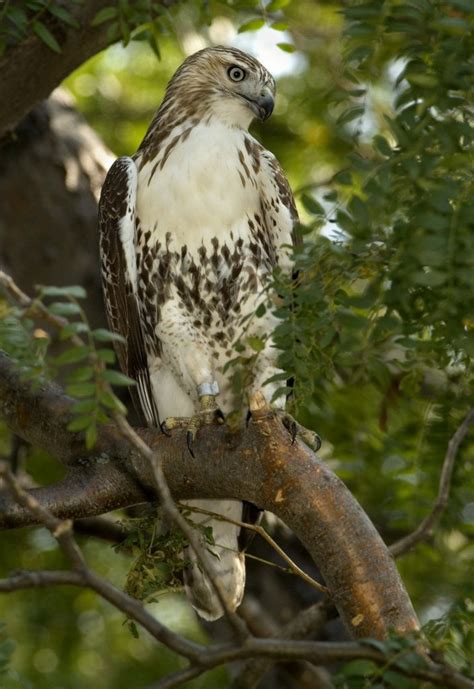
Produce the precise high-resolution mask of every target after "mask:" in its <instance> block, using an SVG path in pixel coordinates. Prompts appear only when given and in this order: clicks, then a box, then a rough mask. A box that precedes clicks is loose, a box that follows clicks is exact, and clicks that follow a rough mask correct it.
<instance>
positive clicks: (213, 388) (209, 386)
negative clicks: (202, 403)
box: [197, 380, 219, 397]
mask: <svg viewBox="0 0 474 689" xmlns="http://www.w3.org/2000/svg"><path fill="white" fill-rule="evenodd" d="M197 393H198V395H199V397H203V396H204V395H214V396H215V395H218V394H219V385H218V383H217V380H213V381H212V383H201V385H198V386H197Z"/></svg>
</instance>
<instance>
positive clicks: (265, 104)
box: [255, 86, 275, 121]
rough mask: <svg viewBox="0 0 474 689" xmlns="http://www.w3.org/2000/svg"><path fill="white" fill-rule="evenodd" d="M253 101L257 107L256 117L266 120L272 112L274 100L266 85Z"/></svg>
mask: <svg viewBox="0 0 474 689" xmlns="http://www.w3.org/2000/svg"><path fill="white" fill-rule="evenodd" d="M255 102H256V105H257V109H258V114H257V117H258V118H259V119H260V120H262V121H263V120H268V118H269V117H270V115H271V114H272V112H273V108H274V106H275V101H274V99H273V94H272V93H271V92H270V90H269V89H267V87H266V86H265V88H263V89H262V93H261V94H260V96H259V97H258V98H257V99H256V101H255Z"/></svg>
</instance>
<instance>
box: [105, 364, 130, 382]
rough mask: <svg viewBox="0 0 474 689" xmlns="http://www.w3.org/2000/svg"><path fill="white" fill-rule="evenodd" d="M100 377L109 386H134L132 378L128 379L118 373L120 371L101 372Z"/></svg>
mask: <svg viewBox="0 0 474 689" xmlns="http://www.w3.org/2000/svg"><path fill="white" fill-rule="evenodd" d="M101 376H102V378H103V379H104V380H106V381H107V382H108V383H110V384H111V385H136V381H135V380H133V378H129V377H128V376H126V375H125V374H124V373H120V371H114V370H112V369H110V368H108V369H107V370H105V371H103V372H102V374H101Z"/></svg>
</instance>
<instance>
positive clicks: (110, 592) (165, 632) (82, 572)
mask: <svg viewBox="0 0 474 689" xmlns="http://www.w3.org/2000/svg"><path fill="white" fill-rule="evenodd" d="M0 476H1V477H2V478H3V479H4V481H5V483H6V484H7V486H8V488H9V489H10V491H11V493H12V494H13V496H14V497H15V499H16V500H17V501H18V502H19V503H20V504H21V505H23V506H24V507H25V508H27V509H28V510H30V511H31V512H32V513H33V514H34V515H35V517H37V519H38V520H39V521H40V522H41V523H42V524H44V526H46V528H47V529H48V530H49V531H50V532H51V534H52V535H53V536H54V538H55V539H56V540H57V541H58V543H59V545H60V546H61V548H62V550H63V552H64V553H65V555H66V556H67V557H68V559H69V560H70V561H71V564H72V566H73V572H24V573H21V574H18V575H15V576H13V577H10V578H9V579H4V580H0V592H6V591H13V590H16V589H20V588H32V587H35V586H52V585H54V584H70V585H73V586H82V587H85V588H90V589H92V590H93V591H95V592H96V593H98V594H99V595H100V596H101V597H102V598H104V599H105V600H107V601H109V603H111V604H112V605H113V606H115V607H116V608H117V609H118V610H120V611H121V612H123V613H124V614H125V615H127V617H129V618H130V619H133V620H134V621H135V622H137V623H138V624H139V625H141V626H142V627H143V628H144V629H146V630H147V631H148V632H149V633H150V634H151V635H152V636H153V637H154V638H155V639H157V641H161V642H162V643H163V644H165V645H166V646H168V648H170V649H172V650H173V651H175V652H176V653H179V654H180V655H183V656H185V657H186V658H188V659H189V660H191V661H193V662H199V661H200V658H201V655H202V653H203V652H205V648H204V647H203V646H200V645H198V644H195V643H193V642H191V641H187V640H186V639H184V638H183V637H181V636H179V635H178V634H175V633H174V632H172V631H170V630H169V629H168V628H167V627H165V626H164V625H162V624H161V622H158V620H156V619H155V617H153V615H150V614H149V613H148V612H147V611H146V610H145V609H144V607H143V605H142V603H141V602H140V601H137V600H135V599H134V598H131V597H130V596H128V595H127V594H126V593H123V592H122V591H119V589H116V588H115V586H113V585H112V584H110V583H109V582H108V581H106V580H105V579H102V578H101V577H99V576H97V575H96V574H95V573H94V572H93V571H92V570H91V569H89V567H88V566H87V564H86V561H85V560H84V556H83V554H82V552H81V550H80V548H79V546H78V545H77V543H76V541H75V539H74V535H73V531H72V521H71V520H70V519H67V520H65V521H61V520H60V519H57V518H56V517H55V516H54V515H53V514H51V512H50V511H49V510H47V509H46V508H45V507H43V506H42V505H41V504H40V503H39V502H38V501H37V500H36V498H34V497H33V496H32V495H31V494H29V493H27V492H26V491H25V490H23V488H21V486H20V484H19V483H18V481H17V479H16V478H15V477H14V476H13V474H12V473H11V472H10V471H9V470H8V467H7V465H6V463H5V462H0Z"/></svg>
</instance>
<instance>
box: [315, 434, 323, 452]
mask: <svg viewBox="0 0 474 689" xmlns="http://www.w3.org/2000/svg"><path fill="white" fill-rule="evenodd" d="M322 444H323V441H322V440H321V438H320V437H319V435H318V434H317V433H315V434H314V451H315V452H318V451H319V450H320V449H321V445H322Z"/></svg>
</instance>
